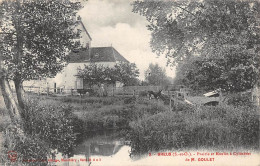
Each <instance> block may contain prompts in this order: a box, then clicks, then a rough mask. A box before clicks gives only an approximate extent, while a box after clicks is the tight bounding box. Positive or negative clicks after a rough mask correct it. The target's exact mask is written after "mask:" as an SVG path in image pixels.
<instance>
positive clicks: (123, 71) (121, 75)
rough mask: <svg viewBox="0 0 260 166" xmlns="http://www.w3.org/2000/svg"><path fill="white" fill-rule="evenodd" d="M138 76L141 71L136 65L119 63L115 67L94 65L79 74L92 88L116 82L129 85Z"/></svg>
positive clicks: (87, 66)
mask: <svg viewBox="0 0 260 166" xmlns="http://www.w3.org/2000/svg"><path fill="white" fill-rule="evenodd" d="M138 75H139V71H138V69H137V68H136V65H135V64H134V63H119V64H116V65H115V66H114V67H104V66H103V65H97V64H95V63H92V64H90V65H85V68H84V69H81V70H79V73H78V77H79V78H83V80H84V81H86V83H87V84H88V85H89V86H90V87H92V86H93V85H100V84H105V83H108V84H115V83H116V81H120V82H122V83H123V84H124V85H129V84H131V82H132V81H133V80H134V79H136V77H138Z"/></svg>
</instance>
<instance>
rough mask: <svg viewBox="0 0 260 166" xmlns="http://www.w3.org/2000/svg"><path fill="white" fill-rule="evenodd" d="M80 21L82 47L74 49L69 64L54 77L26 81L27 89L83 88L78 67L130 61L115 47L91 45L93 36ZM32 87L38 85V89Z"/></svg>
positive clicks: (112, 64)
mask: <svg viewBox="0 0 260 166" xmlns="http://www.w3.org/2000/svg"><path fill="white" fill-rule="evenodd" d="M79 22H80V24H79V25H78V27H77V28H76V30H80V31H81V38H80V39H78V40H80V43H81V47H82V48H80V49H76V50H73V51H72V52H71V53H69V61H68V64H67V66H66V67H65V68H64V69H63V71H62V72H60V73H58V74H57V75H56V76H55V77H54V78H45V79H41V80H31V81H25V82H24V88H25V90H28V88H29V89H31V90H33V91H35V90H36V89H37V90H39V88H42V89H49V90H50V91H52V92H56V90H57V89H67V90H68V89H82V88H83V79H82V78H77V77H76V75H77V73H78V69H83V68H84V66H85V65H89V64H91V63H95V64H98V65H99V64H100V65H103V66H105V67H107V66H108V67H114V66H115V64H117V63H119V62H128V61H127V60H126V59H125V58H124V57H123V56H122V55H121V54H120V53H119V52H118V51H117V50H116V49H115V48H113V47H91V41H92V38H91V37H90V35H89V33H88V31H87V30H86V28H85V26H84V24H83V23H82V21H81V20H80V18H79ZM116 86H117V87H118V86H122V84H120V83H119V82H118V83H117V85H116ZM32 87H36V89H35V88H32Z"/></svg>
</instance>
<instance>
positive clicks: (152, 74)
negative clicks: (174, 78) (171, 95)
mask: <svg viewBox="0 0 260 166" xmlns="http://www.w3.org/2000/svg"><path fill="white" fill-rule="evenodd" d="M145 81H147V82H148V84H150V85H167V84H170V80H169V79H168V78H167V76H166V72H165V69H163V68H161V67H160V66H159V65H158V64H157V63H156V64H152V63H150V65H149V67H148V69H147V70H146V71H145Z"/></svg>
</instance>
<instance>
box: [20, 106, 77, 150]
mask: <svg viewBox="0 0 260 166" xmlns="http://www.w3.org/2000/svg"><path fill="white" fill-rule="evenodd" d="M22 117H23V119H24V128H25V132H26V133H27V134H28V135H31V136H32V137H34V136H36V137H39V138H40V139H42V140H43V141H44V142H46V143H47V144H48V145H49V146H50V148H52V149H58V151H59V152H62V153H64V154H68V155H70V154H71V151H72V149H73V147H74V142H75V140H76V132H80V131H78V130H79V128H76V127H80V125H81V124H79V121H78V119H77V118H76V117H75V116H74V115H73V114H72V111H71V107H60V108H55V107H54V106H45V107H43V106H42V107H39V106H37V102H35V101H31V102H29V103H27V105H26V108H25V113H24V114H22Z"/></svg>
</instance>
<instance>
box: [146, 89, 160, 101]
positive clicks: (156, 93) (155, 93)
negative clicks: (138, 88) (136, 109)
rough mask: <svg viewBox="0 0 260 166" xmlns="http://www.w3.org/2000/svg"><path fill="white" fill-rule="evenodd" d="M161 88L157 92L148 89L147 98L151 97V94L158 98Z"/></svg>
mask: <svg viewBox="0 0 260 166" xmlns="http://www.w3.org/2000/svg"><path fill="white" fill-rule="evenodd" d="M161 93H162V90H159V92H154V91H148V96H149V99H150V100H151V99H152V95H153V97H154V98H155V99H159V97H160V96H161Z"/></svg>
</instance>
